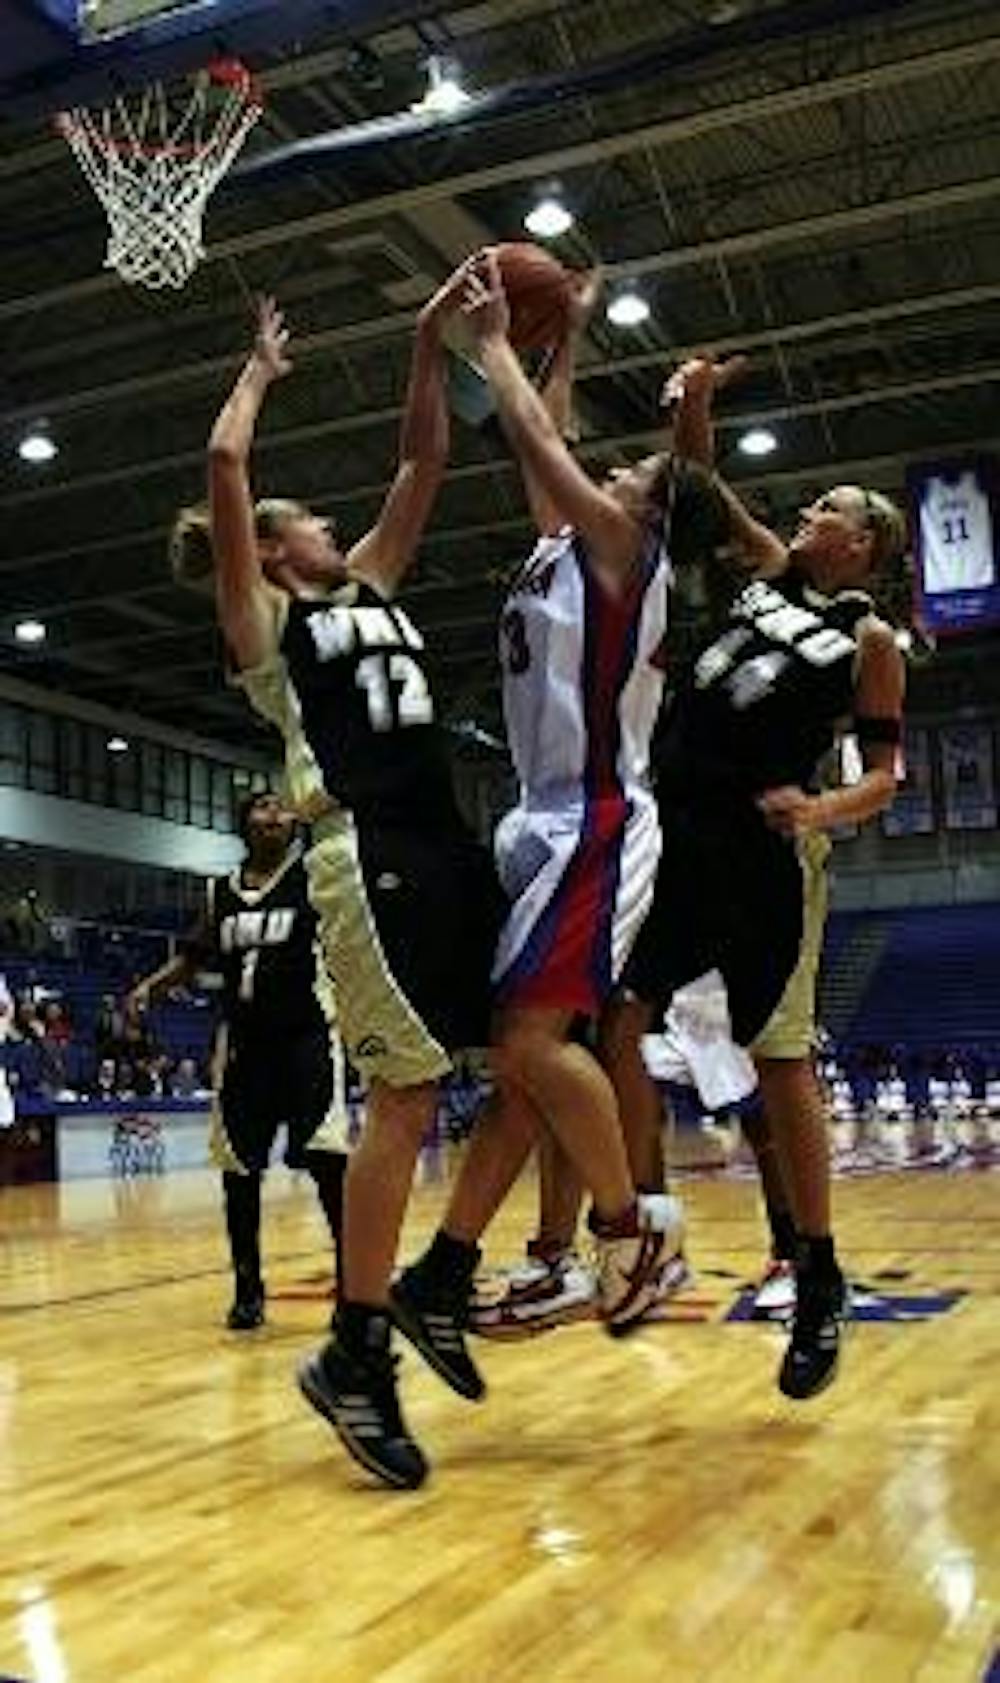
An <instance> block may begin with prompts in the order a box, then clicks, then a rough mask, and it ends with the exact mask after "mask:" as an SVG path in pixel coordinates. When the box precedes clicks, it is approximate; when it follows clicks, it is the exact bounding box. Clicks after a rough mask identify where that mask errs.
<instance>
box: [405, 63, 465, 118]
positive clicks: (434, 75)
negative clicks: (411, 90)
mask: <svg viewBox="0 0 1000 1683" xmlns="http://www.w3.org/2000/svg"><path fill="white" fill-rule="evenodd" d="M471 97H472V96H471V95H470V94H467V93H466V91H465V89H464V88H463V86H462V83H461V81H460V79H459V72H458V68H457V66H456V65H454V64H453V63H452V62H451V61H450V60H448V59H444V58H438V57H437V55H436V54H435V55H434V56H432V57H431V58H429V59H428V60H427V92H426V93H425V94H424V97H423V99H419V100H418V101H417V103H416V104H415V105H411V106H410V110H411V111H412V112H414V113H415V114H416V115H418V116H429V117H453V116H454V115H455V112H456V111H460V110H461V109H462V106H463V105H467V104H468V103H469V100H470V98H471Z"/></svg>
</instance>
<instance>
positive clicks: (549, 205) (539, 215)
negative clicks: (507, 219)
mask: <svg viewBox="0 0 1000 1683" xmlns="http://www.w3.org/2000/svg"><path fill="white" fill-rule="evenodd" d="M574 221H575V217H574V216H573V214H572V212H571V211H568V210H567V209H566V206H565V205H564V204H563V201H562V199H561V197H560V196H559V194H558V193H556V192H554V191H548V192H544V193H542V194H541V195H540V196H539V198H538V200H537V201H536V203H535V205H534V206H533V207H532V209H531V210H529V212H528V214H527V216H526V217H525V219H524V226H525V227H526V228H527V230H528V233H529V234H534V235H535V236H536V238H538V239H540V240H557V239H558V238H559V236H560V234H565V233H567V232H568V231H569V229H570V228H572V226H573V223H574Z"/></svg>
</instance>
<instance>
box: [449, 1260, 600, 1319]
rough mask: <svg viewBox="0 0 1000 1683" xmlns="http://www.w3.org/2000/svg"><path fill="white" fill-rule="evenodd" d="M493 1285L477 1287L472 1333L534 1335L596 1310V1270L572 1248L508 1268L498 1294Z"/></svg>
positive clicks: (472, 1307)
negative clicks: (545, 1260) (552, 1258)
mask: <svg viewBox="0 0 1000 1683" xmlns="http://www.w3.org/2000/svg"><path fill="white" fill-rule="evenodd" d="M494 1278H495V1279H496V1277H494ZM498 1283H499V1282H498ZM491 1284H492V1282H490V1281H489V1280H487V1281H485V1282H484V1287H483V1290H482V1291H480V1289H479V1287H478V1286H477V1289H476V1295H475V1297H474V1298H473V1301H472V1304H471V1305H470V1308H469V1331H470V1332H476V1333H478V1334H479V1336H480V1337H481V1338H499V1339H517V1338H534V1337H535V1335H536V1334H537V1333H541V1332H549V1331H550V1330H551V1329H552V1328H553V1327H557V1326H565V1325H566V1323H567V1322H570V1321H581V1320H587V1319H589V1318H590V1317H592V1316H593V1315H594V1314H595V1312H596V1306H597V1280H596V1279H595V1277H594V1272H593V1269H591V1268H588V1267H587V1266H586V1264H584V1263H582V1262H581V1261H580V1259H579V1258H578V1257H576V1256H574V1255H573V1253H572V1251H567V1252H566V1254H565V1255H564V1256H561V1257H557V1258H556V1259H555V1260H554V1261H552V1262H544V1261H542V1260H541V1259H540V1258H536V1257H529V1258H528V1259H527V1261H526V1262H524V1263H521V1264H520V1265H519V1266H518V1267H516V1268H511V1269H509V1270H508V1271H507V1274H506V1278H505V1283H504V1285H503V1287H502V1288H501V1290H500V1291H499V1293H497V1291H496V1289H495V1287H494V1289H492V1290H491Z"/></svg>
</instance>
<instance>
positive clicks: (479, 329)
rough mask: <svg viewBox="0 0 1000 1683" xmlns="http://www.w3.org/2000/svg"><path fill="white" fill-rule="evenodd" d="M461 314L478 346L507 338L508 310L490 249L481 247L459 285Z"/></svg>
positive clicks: (491, 249) (495, 257) (497, 266)
mask: <svg viewBox="0 0 1000 1683" xmlns="http://www.w3.org/2000/svg"><path fill="white" fill-rule="evenodd" d="M462 314H463V315H464V317H465V319H466V321H467V322H468V324H469V329H470V331H471V332H472V334H473V336H474V337H475V338H476V339H477V340H478V341H479V343H480V344H483V343H484V341H485V340H487V339H505V338H506V337H507V334H508V332H509V330H510V308H509V306H508V303H507V294H506V292H505V291H504V286H503V280H502V278H501V275H500V265H499V263H498V262H497V255H496V250H495V249H494V247H493V246H484V247H483V249H482V251H478V252H477V253H476V255H475V257H474V258H473V259H472V261H471V263H470V264H469V267H468V272H467V273H466V275H465V277H464V281H463V286H462Z"/></svg>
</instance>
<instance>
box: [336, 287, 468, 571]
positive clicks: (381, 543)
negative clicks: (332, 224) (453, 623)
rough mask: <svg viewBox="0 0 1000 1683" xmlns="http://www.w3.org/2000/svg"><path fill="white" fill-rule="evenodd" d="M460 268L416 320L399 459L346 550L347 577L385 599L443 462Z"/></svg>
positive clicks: (415, 539) (418, 530)
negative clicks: (447, 343) (448, 341)
mask: <svg viewBox="0 0 1000 1683" xmlns="http://www.w3.org/2000/svg"><path fill="white" fill-rule="evenodd" d="M464 269H465V265H462V267H461V268H459V269H457V270H456V271H455V273H454V274H453V275H451V276H449V278H448V280H447V281H445V283H444V285H443V286H441V287H439V288H438V290H437V292H435V294H434V296H433V298H430V299H429V300H428V302H427V303H426V304H425V305H424V307H423V309H422V310H421V311H420V314H419V316H418V317H417V330H416V336H415V338H414V342H413V356H412V359H411V362H410V377H409V382H408V385H407V390H406V401H405V404H404V406H403V418H402V422H401V425H400V433H399V461H398V464H397V467H396V473H395V476H394V478H393V481H392V484H391V485H390V487H389V490H388V492H387V494H386V498H385V501H384V503H383V504H382V509H381V512H380V514H379V517H378V519H377V520H376V522H375V524H374V526H373V527H372V528H371V530H370V531H369V532H366V534H365V536H364V537H363V538H360V539H359V540H358V542H357V543H356V544H355V545H354V546H353V548H352V549H351V550H350V552H349V554H348V557H347V565H348V570H349V572H350V573H351V575H352V577H354V578H360V579H364V580H365V581H366V582H367V583H368V584H371V585H373V586H374V587H375V589H376V590H380V591H381V592H382V593H383V595H386V596H391V595H392V594H393V592H394V591H395V590H396V588H397V586H398V585H399V582H400V580H401V579H402V577H403V575H404V574H405V573H406V571H407V570H408V568H409V567H410V564H411V562H412V561H413V557H414V555H415V554H416V551H417V546H418V545H419V543H420V539H421V538H422V536H423V533H424V528H425V526H426V525H427V521H428V519H429V517H430V512H431V509H432V508H433V506H434V499H435V497H436V496H437V493H438V490H439V488H440V485H441V481H442V479H443V478H444V470H445V468H446V466H447V463H448V450H449V447H450V442H451V426H450V420H449V412H448V392H447V378H446V363H445V353H444V345H443V343H442V339H441V329H442V326H443V324H444V322H445V321H446V320H447V318H448V316H449V315H451V314H452V313H453V312H454V311H455V310H456V309H457V308H458V305H459V300H460V297H461V288H462V282H463V275H464Z"/></svg>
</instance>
